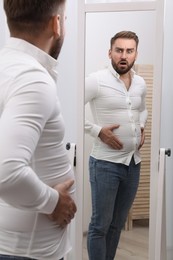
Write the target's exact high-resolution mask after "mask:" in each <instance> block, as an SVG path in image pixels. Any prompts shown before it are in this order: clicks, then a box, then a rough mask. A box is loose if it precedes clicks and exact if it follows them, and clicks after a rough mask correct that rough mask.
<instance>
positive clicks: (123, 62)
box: [119, 61, 127, 66]
mask: <svg viewBox="0 0 173 260" xmlns="http://www.w3.org/2000/svg"><path fill="white" fill-rule="evenodd" d="M119 64H120V65H121V66H126V65H127V62H126V61H120V63H119Z"/></svg>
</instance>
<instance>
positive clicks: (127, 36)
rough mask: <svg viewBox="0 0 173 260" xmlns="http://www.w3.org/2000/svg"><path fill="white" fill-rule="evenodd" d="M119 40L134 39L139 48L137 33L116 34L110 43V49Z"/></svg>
mask: <svg viewBox="0 0 173 260" xmlns="http://www.w3.org/2000/svg"><path fill="white" fill-rule="evenodd" d="M118 38H124V39H133V40H135V42H136V49H137V47H138V43H139V38H138V36H137V35H136V33H134V32H132V31H121V32H118V33H116V34H115V35H114V36H113V37H112V38H111V41H110V48H112V45H113V44H114V42H115V41H116V40H117V39H118Z"/></svg>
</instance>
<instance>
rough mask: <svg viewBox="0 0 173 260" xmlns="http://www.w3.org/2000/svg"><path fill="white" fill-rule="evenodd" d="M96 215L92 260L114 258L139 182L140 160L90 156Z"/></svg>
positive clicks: (89, 240) (91, 228)
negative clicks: (121, 160)
mask: <svg viewBox="0 0 173 260" xmlns="http://www.w3.org/2000/svg"><path fill="white" fill-rule="evenodd" d="M89 170H90V184H91V197H92V217H91V222H90V224H89V229H88V238H87V248H88V255H89V260H113V259H114V257H115V254H116V249H117V246H118V242H119V239H120V234H121V230H122V228H123V227H124V225H125V222H126V219H127V215H128V212H129V209H130V208H131V206H132V203H133V201H134V198H135V195H136V191H137V188H138V184H139V176H140V163H139V164H137V165H135V163H134V159H133V158H132V160H131V162H130V165H129V166H126V165H124V164H121V163H112V162H107V161H103V160H96V159H94V158H93V157H90V159H89Z"/></svg>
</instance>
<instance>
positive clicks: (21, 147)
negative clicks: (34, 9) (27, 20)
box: [0, 38, 75, 260]
mask: <svg viewBox="0 0 173 260" xmlns="http://www.w3.org/2000/svg"><path fill="white" fill-rule="evenodd" d="M0 57H1V58H0V253H1V254H10V255H21V256H27V257H31V258H36V259H41V260H44V259H48V260H55V259H56V260H57V259H60V258H61V257H63V256H64V255H65V254H66V253H67V252H68V251H69V250H70V249H71V245H70V242H69V236H68V228H60V227H59V226H58V225H57V224H56V223H54V222H52V221H51V220H49V219H48V217H47V215H46V214H49V213H51V212H52V211H53V210H54V208H55V206H56V204H57V202H58V199H59V195H58V192H57V191H55V190H54V189H53V188H51V187H53V186H54V185H56V184H58V183H61V182H63V181H64V180H66V179H67V178H74V175H73V171H72V169H71V165H70V162H69V159H68V157H67V153H66V149H65V148H64V145H63V137H64V122H63V118H62V115H61V112H60V104H59V100H58V97H57V93H56V79H57V72H56V67H57V61H56V60H54V59H53V58H51V57H50V56H49V55H48V54H46V53H45V52H43V51H41V50H40V49H38V48H37V47H35V46H33V45H31V44H29V43H28V42H25V41H23V40H20V39H16V38H10V39H9V41H8V43H7V45H6V46H5V48H3V49H2V50H1V51H0ZM74 189H75V187H72V188H71V194H72V195H73V193H74Z"/></svg>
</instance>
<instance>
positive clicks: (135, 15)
mask: <svg viewBox="0 0 173 260" xmlns="http://www.w3.org/2000/svg"><path fill="white" fill-rule="evenodd" d="M121 30H131V31H134V32H136V33H137V35H138V37H139V47H138V58H137V61H136V65H137V66H136V70H137V73H138V74H139V75H141V76H143V77H144V79H145V80H146V82H147V89H148V91H147V109H148V111H149V117H148V123H147V134H146V141H145V147H144V148H142V149H143V151H141V152H142V167H141V178H140V186H139V188H138V193H137V196H138V197H136V198H137V199H136V201H135V202H134V205H133V207H132V209H131V210H130V212H129V215H128V219H127V222H126V225H125V229H124V230H123V232H122V235H121V239H120V243H119V247H118V251H117V255H116V260H122V259H123V260H130V259H133V255H135V256H136V258H134V259H137V258H138V257H137V256H139V258H138V259H143V260H148V233H149V232H148V231H149V225H148V223H149V193H150V191H149V185H150V184H149V182H150V170H149V169H150V148H151V147H150V145H151V140H150V138H151V107H152V83H153V64H154V50H155V48H154V46H155V45H156V44H157V43H156V42H155V31H156V25H155V12H154V11H129V12H100V13H87V14H86V35H85V36H86V48H85V75H88V74H89V73H91V72H95V71H97V70H99V69H103V68H105V67H107V65H108V64H109V58H108V50H109V46H110V38H111V37H112V36H113V35H114V34H115V33H116V32H118V31H121ZM85 114H86V117H87V118H89V119H90V120H92V115H91V112H90V109H89V106H88V105H86V109H85ZM91 148H92V138H91V137H90V136H88V135H86V134H85V147H84V207H83V208H84V212H83V235H84V239H83V260H88V255H87V249H86V235H87V230H88V224H89V221H90V217H91V195H90V184H89V173H88V158H89V154H90V151H91ZM135 244H136V246H135ZM130 257H131V258H130Z"/></svg>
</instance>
